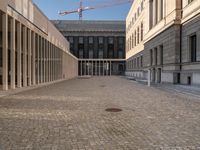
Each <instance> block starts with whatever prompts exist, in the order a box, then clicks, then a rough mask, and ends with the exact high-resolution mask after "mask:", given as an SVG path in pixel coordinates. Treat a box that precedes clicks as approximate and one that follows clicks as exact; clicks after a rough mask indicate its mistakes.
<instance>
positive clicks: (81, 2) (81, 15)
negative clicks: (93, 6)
mask: <svg viewBox="0 0 200 150" xmlns="http://www.w3.org/2000/svg"><path fill="white" fill-rule="evenodd" d="M82 19H83V0H80V6H79V20H82Z"/></svg>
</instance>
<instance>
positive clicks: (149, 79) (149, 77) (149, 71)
mask: <svg viewBox="0 0 200 150" xmlns="http://www.w3.org/2000/svg"><path fill="white" fill-rule="evenodd" d="M148 86H149V87H150V86H151V70H150V69H149V70H148Z"/></svg>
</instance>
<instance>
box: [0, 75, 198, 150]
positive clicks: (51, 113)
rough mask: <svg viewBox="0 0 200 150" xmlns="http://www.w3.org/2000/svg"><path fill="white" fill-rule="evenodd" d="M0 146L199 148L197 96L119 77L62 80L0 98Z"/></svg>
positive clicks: (127, 149)
mask: <svg viewBox="0 0 200 150" xmlns="http://www.w3.org/2000/svg"><path fill="white" fill-rule="evenodd" d="M101 85H105V86H104V88H102V87H101ZM107 108H120V109H122V111H121V112H107V111H105V110H106V109H107ZM1 149H3V150H4V149H6V150H7V149H17V150H18V149H27V150H29V149H32V150H38V149H42V150H46V149H48V150H49V149H51V150H57V149H58V150H62V149H63V150H66V149H67V150H68V149H69V150H71V149H74V150H95V149H97V150H101V149H102V150H135V149H136V150H137V149H138V150H139V149H140V150H168V149H169V150H190V149H191V150H198V149H200V99H199V98H197V97H192V96H191V95H183V94H175V93H174V92H170V91H166V90H162V89H158V88H153V87H151V88H149V87H147V86H145V85H141V84H137V83H136V82H130V80H126V79H125V78H122V77H93V78H90V79H74V80H69V81H63V82H60V83H56V84H53V85H48V86H45V87H40V88H37V89H32V90H29V91H24V92H21V93H19V94H15V95H10V96H7V97H2V98H0V150H1Z"/></svg>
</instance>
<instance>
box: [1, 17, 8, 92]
mask: <svg viewBox="0 0 200 150" xmlns="http://www.w3.org/2000/svg"><path fill="white" fill-rule="evenodd" d="M2 21H3V31H2V33H3V36H2V37H3V41H2V42H3V43H2V44H3V45H2V50H3V51H2V53H3V58H2V61H3V68H2V69H3V70H2V72H3V78H2V79H3V81H2V82H3V90H8V15H7V14H3V17H2Z"/></svg>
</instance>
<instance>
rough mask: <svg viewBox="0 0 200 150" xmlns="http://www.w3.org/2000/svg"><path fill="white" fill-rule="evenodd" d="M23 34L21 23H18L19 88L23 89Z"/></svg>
mask: <svg viewBox="0 0 200 150" xmlns="http://www.w3.org/2000/svg"><path fill="white" fill-rule="evenodd" d="M21 34H22V28H21V23H17V87H18V88H21V87H22V76H21V74H22V66H21V60H22V58H21V57H22V55H21V53H22V51H21V48H22V46H21V44H22V42H21V39H22V37H21Z"/></svg>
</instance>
